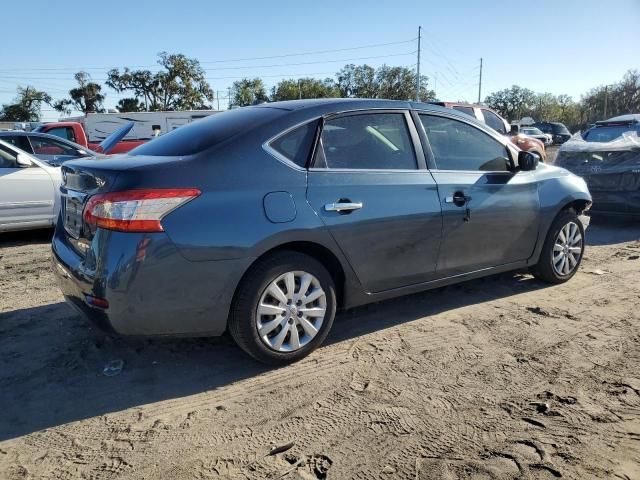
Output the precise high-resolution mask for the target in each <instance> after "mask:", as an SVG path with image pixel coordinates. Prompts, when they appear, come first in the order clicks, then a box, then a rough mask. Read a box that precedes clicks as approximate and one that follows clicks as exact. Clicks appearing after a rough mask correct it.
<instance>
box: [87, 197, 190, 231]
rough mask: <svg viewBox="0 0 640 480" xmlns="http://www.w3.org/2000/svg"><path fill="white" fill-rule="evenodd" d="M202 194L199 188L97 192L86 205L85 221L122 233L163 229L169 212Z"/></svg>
mask: <svg viewBox="0 0 640 480" xmlns="http://www.w3.org/2000/svg"><path fill="white" fill-rule="evenodd" d="M198 195H200V190H198V189H197V188H154V189H145V190H127V191H124V192H110V193H101V194H98V195H94V196H93V197H91V198H90V199H89V201H88V202H87V205H86V206H85V207H84V214H83V216H84V221H85V222H86V223H87V224H89V225H93V226H96V227H100V228H105V229H107V230H118V231H121V232H161V231H162V230H163V228H162V225H161V224H160V221H161V220H162V218H163V217H164V216H166V215H167V214H168V213H170V212H172V211H173V210H175V209H176V208H178V207H179V206H181V205H184V204H185V203H187V202H188V201H190V200H193V199H194V198H196V197H197V196H198Z"/></svg>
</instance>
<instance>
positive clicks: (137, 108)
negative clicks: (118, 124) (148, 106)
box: [116, 98, 144, 113]
mask: <svg viewBox="0 0 640 480" xmlns="http://www.w3.org/2000/svg"><path fill="white" fill-rule="evenodd" d="M116 108H117V109H118V111H119V112H120V113H124V112H144V104H143V103H142V102H141V101H140V100H138V99H137V98H121V99H120V100H119V101H118V105H116Z"/></svg>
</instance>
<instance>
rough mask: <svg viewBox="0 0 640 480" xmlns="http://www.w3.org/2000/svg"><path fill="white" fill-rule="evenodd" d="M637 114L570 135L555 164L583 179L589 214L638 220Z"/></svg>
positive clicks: (639, 127)
mask: <svg viewBox="0 0 640 480" xmlns="http://www.w3.org/2000/svg"><path fill="white" fill-rule="evenodd" d="M639 135H640V115H624V116H622V117H615V118H611V119H609V120H605V121H602V122H596V124H595V126H593V127H592V128H590V129H589V130H587V131H586V132H584V133H583V134H582V136H580V135H577V134H576V135H574V136H573V138H571V140H569V141H568V142H566V143H565V144H564V145H562V147H560V149H559V150H558V155H557V158H556V162H555V164H556V165H558V166H561V167H564V168H566V169H568V170H570V171H572V172H573V173H575V174H576V175H580V176H581V177H583V178H584V179H585V180H586V182H587V184H588V186H589V190H591V192H592V194H593V209H592V210H593V212H594V213H596V214H598V213H604V214H607V215H615V216H626V217H640V138H639Z"/></svg>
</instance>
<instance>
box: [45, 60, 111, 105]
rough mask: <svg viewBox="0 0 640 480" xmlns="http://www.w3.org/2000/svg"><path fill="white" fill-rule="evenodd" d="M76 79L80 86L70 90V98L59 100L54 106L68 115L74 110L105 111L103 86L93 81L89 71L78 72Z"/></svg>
mask: <svg viewBox="0 0 640 480" xmlns="http://www.w3.org/2000/svg"><path fill="white" fill-rule="evenodd" d="M75 79H76V81H77V82H78V86H77V87H76V88H72V89H71V90H69V97H70V98H66V99H62V100H58V101H57V102H56V103H54V104H53V108H55V109H56V110H58V111H59V112H64V113H66V114H67V115H68V114H70V113H71V112H72V111H73V110H77V111H80V112H82V113H89V112H104V108H102V102H104V99H105V96H104V95H102V93H100V92H101V91H102V87H101V86H100V85H99V84H97V83H95V82H92V81H91V75H89V74H88V73H87V72H82V71H81V72H78V73H76V74H75Z"/></svg>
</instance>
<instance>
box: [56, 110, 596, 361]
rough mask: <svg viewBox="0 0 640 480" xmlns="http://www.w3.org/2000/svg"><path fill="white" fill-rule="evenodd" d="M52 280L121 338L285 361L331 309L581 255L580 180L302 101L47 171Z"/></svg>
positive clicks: (316, 332) (469, 140)
mask: <svg viewBox="0 0 640 480" xmlns="http://www.w3.org/2000/svg"><path fill="white" fill-rule="evenodd" d="M62 170H63V177H64V183H63V186H62V189H61V191H62V195H63V199H64V201H63V205H62V210H61V214H60V217H59V220H58V224H57V228H56V232H55V236H54V239H53V268H54V270H55V273H56V274H57V278H58V280H59V283H60V286H61V288H62V291H63V293H64V295H65V298H66V299H67V301H68V302H69V303H70V304H71V305H73V306H75V307H76V308H77V309H78V310H79V311H81V312H83V313H84V314H85V315H86V316H87V317H89V318H90V319H91V320H93V321H94V322H96V323H97V324H98V325H100V326H102V327H103V328H105V329H108V330H112V331H115V332H117V333H119V334H122V335H200V336H204V335H220V334H222V333H223V332H225V331H226V330H229V331H230V333H231V335H232V336H233V338H234V339H235V340H236V342H237V343H238V344H239V345H240V346H241V347H242V348H243V349H244V350H246V351H247V352H248V353H249V354H251V355H252V356H254V357H255V358H257V359H259V360H261V361H264V362H270V363H283V362H290V361H293V360H296V359H299V358H301V357H303V356H304V355H306V354H308V353H309V352H311V351H312V350H313V349H315V348H316V347H318V346H319V345H320V344H321V343H322V342H323V340H324V339H325V338H326V336H327V334H328V333H329V330H330V328H331V325H332V323H333V321H334V317H335V312H336V309H339V308H348V307H353V306H356V305H361V304H365V303H369V302H375V301H379V300H383V299H386V298H390V297H396V296H399V295H404V294H407V293H412V292H417V291H421V290H426V289H430V288H434V287H439V286H443V285H447V284H451V283H456V282H461V281H464V280H469V279H472V278H477V277H481V276H486V275H491V274H494V273H498V272H504V271H509V270H514V269H521V268H525V267H528V268H529V269H530V270H531V272H532V273H533V274H534V275H535V276H536V277H538V278H540V279H542V280H544V281H547V282H551V283H561V282H565V281H567V280H568V279H570V278H571V277H572V276H573V275H574V274H575V272H576V270H577V269H578V266H579V265H580V261H581V259H582V255H583V250H584V228H583V225H582V223H581V221H580V220H579V215H580V214H581V213H582V212H583V211H585V210H586V209H588V207H589V205H590V203H591V196H590V194H589V191H588V190H587V187H586V185H585V183H584V181H583V180H582V179H580V178H579V177H577V176H575V175H573V174H571V173H569V172H567V171H566V170H563V169H561V168H557V167H554V166H551V165H545V164H543V163H538V157H537V155H535V154H533V153H529V152H522V151H519V150H518V149H517V147H515V146H513V145H512V144H511V143H510V142H509V141H508V139H507V138H505V137H503V136H501V135H499V134H498V133H496V132H495V131H493V130H492V129H490V128H489V127H487V126H486V125H484V124H482V123H479V122H477V121H476V120H474V119H472V118H470V117H469V116H468V115H464V114H461V113H458V112H456V111H455V110H451V109H445V108H441V107H437V106H433V105H427V104H421V103H412V102H401V101H382V100H347V99H330V100H307V101H292V102H281V103H272V104H263V105H259V106H254V107H245V108H240V109H235V110H231V111H228V112H225V113H221V114H219V115H213V116H211V117H208V118H206V119H203V120H200V121H198V122H195V123H193V124H190V125H187V126H184V127H182V128H180V129H178V130H176V131H174V132H171V133H168V134H167V135H165V136H163V137H160V138H158V139H156V140H154V141H152V142H149V143H148V144H145V145H142V146H140V147H138V148H136V149H135V150H133V151H131V152H129V155H128V157H120V158H119V159H117V160H110V159H106V160H102V161H99V162H97V161H91V160H77V161H71V162H67V163H65V164H64V165H63V167H62Z"/></svg>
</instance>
